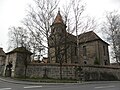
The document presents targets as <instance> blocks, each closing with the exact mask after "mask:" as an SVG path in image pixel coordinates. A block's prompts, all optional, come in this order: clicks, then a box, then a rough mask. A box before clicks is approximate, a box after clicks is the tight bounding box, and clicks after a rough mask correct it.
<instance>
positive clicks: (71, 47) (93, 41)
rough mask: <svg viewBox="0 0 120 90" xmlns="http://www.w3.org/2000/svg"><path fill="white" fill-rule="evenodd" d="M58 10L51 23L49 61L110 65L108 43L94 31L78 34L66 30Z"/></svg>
mask: <svg viewBox="0 0 120 90" xmlns="http://www.w3.org/2000/svg"><path fill="white" fill-rule="evenodd" d="M66 27H67V26H66V25H65V23H64V21H63V19H62V16H61V14H60V11H58V14H57V16H56V18H55V20H54V22H53V23H52V25H51V34H50V37H49V61H48V62H49V63H61V64H62V63H66V64H80V65H110V60H109V52H108V45H109V44H108V43H106V42H105V41H103V40H102V39H101V38H100V37H99V36H98V35H97V34H96V33H95V32H93V31H89V32H84V33H82V34H80V35H78V42H79V45H77V37H76V36H75V35H72V34H70V33H69V32H67V31H66Z"/></svg>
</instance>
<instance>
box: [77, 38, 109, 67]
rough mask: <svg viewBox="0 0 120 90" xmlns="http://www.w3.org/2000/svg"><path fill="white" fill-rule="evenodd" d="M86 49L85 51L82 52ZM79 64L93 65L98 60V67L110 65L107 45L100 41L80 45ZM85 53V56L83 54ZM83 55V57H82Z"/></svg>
mask: <svg viewBox="0 0 120 90" xmlns="http://www.w3.org/2000/svg"><path fill="white" fill-rule="evenodd" d="M84 49H86V51H84ZM79 50H80V63H81V64H82V65H83V64H84V62H86V64H87V65H94V64H95V63H94V62H95V60H98V62H99V64H100V65H105V61H106V65H110V61H109V53H108V45H107V44H106V43H104V42H102V41H100V40H97V41H92V42H87V43H82V44H80V46H79ZM85 53H86V54H85ZM84 54H85V55H84Z"/></svg>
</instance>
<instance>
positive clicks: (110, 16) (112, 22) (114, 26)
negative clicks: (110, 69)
mask: <svg viewBox="0 0 120 90" xmlns="http://www.w3.org/2000/svg"><path fill="white" fill-rule="evenodd" d="M102 30H103V32H105V33H106V34H107V39H108V41H109V42H110V44H111V46H112V53H113V59H115V60H116V62H117V63H118V64H120V14H118V12H117V11H112V12H108V13H107V14H106V21H105V22H104V23H103V27H102Z"/></svg>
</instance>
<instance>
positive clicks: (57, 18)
mask: <svg viewBox="0 0 120 90" xmlns="http://www.w3.org/2000/svg"><path fill="white" fill-rule="evenodd" d="M56 23H62V24H64V23H63V19H62V16H61V14H60V8H59V9H58V13H57V16H56V18H55V20H54V22H53V24H56Z"/></svg>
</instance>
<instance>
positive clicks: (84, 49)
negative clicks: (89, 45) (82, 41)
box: [83, 46, 87, 56]
mask: <svg viewBox="0 0 120 90" xmlns="http://www.w3.org/2000/svg"><path fill="white" fill-rule="evenodd" d="M86 55H87V50H86V46H83V56H86Z"/></svg>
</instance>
